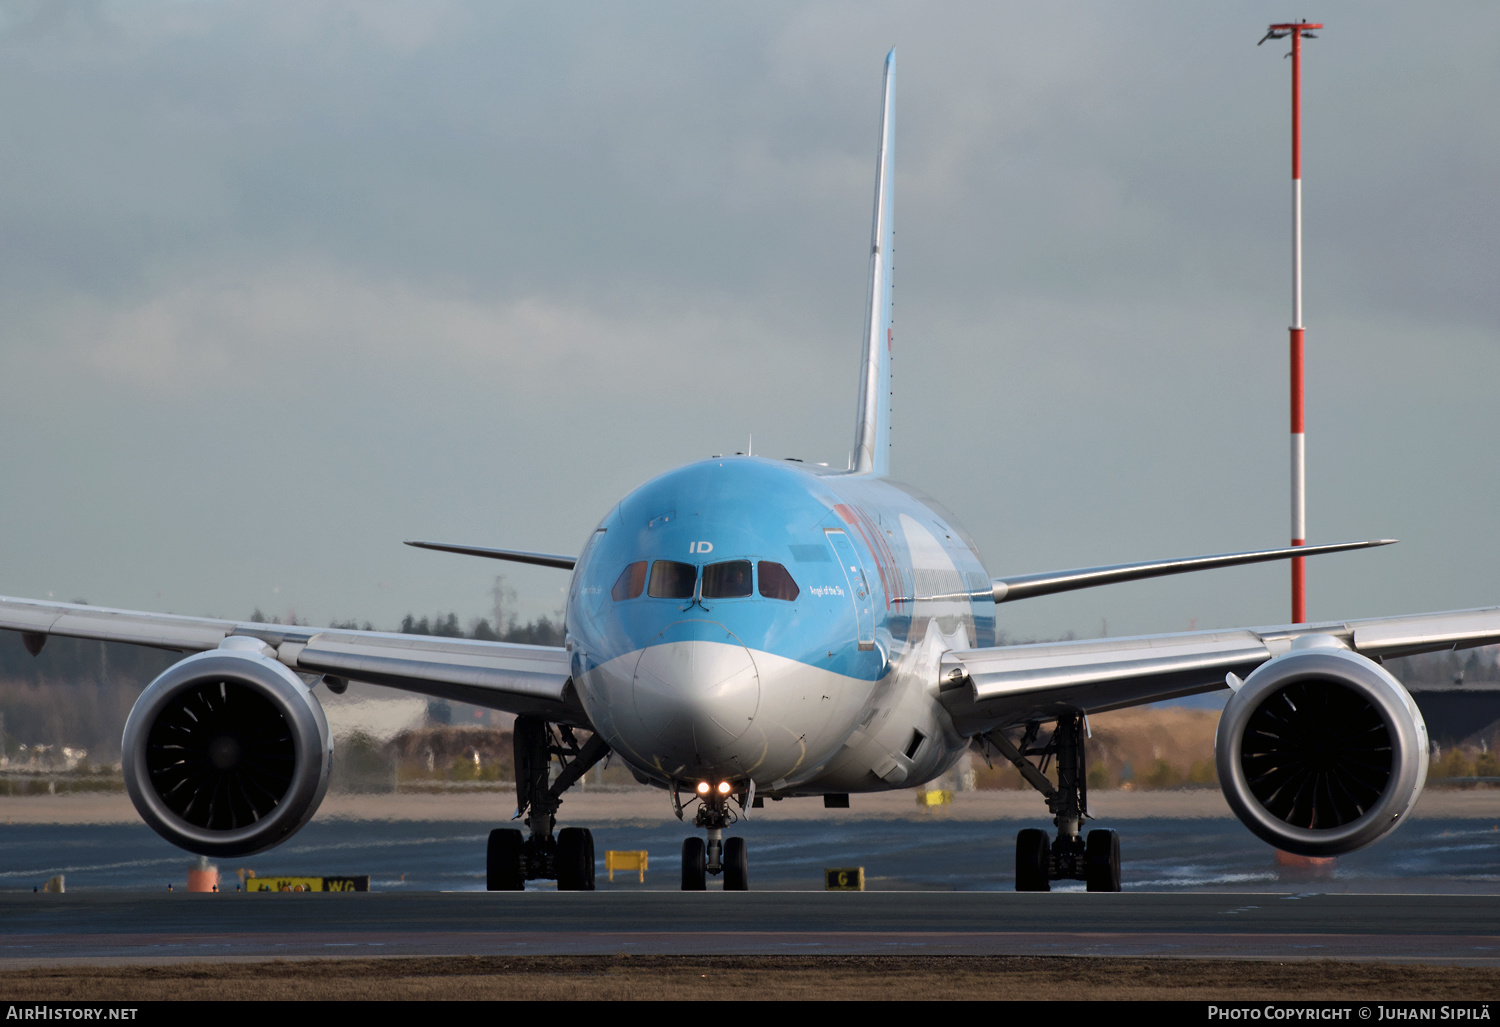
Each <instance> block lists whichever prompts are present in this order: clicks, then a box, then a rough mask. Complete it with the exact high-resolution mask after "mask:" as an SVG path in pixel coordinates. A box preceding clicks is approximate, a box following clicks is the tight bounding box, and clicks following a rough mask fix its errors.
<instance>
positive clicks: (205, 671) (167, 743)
mask: <svg viewBox="0 0 1500 1027" xmlns="http://www.w3.org/2000/svg"><path fill="white" fill-rule="evenodd" d="M120 744H121V752H122V753H123V754H124V771H125V789H126V791H127V792H129V794H130V800H131V802H133V803H134V804H135V808H136V810H137V811H138V812H139V813H140V815H141V818H142V819H143V820H145V821H146V823H147V824H149V825H150V826H151V828H152V830H154V831H155V832H156V833H157V834H159V835H161V836H162V837H163V838H165V839H166V840H167V841H169V842H171V843H172V844H174V845H178V846H181V847H182V848H184V849H187V850H188V851H189V852H196V853H199V854H200V855H205V856H243V855H248V854H250V853H252V852H260V851H261V850H262V849H268V848H270V847H271V846H273V845H276V844H278V843H280V842H283V841H285V840H286V839H287V838H289V837H290V836H291V835H292V834H293V833H295V832H296V831H297V830H298V829H299V828H301V827H302V825H303V824H305V823H307V821H308V820H309V819H311V817H312V815H313V813H314V812H316V811H317V808H318V804H319V803H320V802H322V800H323V794H324V792H326V791H327V790H328V777H329V770H330V768H331V765H332V760H333V742H332V736H331V735H330V734H329V731H328V721H327V720H326V719H325V718H324V716H323V707H322V706H321V705H320V704H319V703H318V700H317V699H316V698H314V697H313V695H312V693H311V691H309V690H308V688H307V686H306V685H304V684H303V683H302V680H301V679H300V678H298V677H297V675H296V674H294V673H293V672H292V671H291V670H289V669H288V668H287V667H286V666H284V665H283V664H282V663H280V662H279V661H277V660H276V659H275V657H274V655H273V654H272V652H271V650H270V647H269V646H267V645H265V644H264V643H262V642H261V641H260V640H258V639H254V638H244V637H237V636H231V637H230V638H227V639H225V640H224V643H223V644H222V645H221V646H220V647H219V648H218V649H215V650H211V651H209V652H203V653H197V654H195V655H193V656H189V657H188V658H187V659H185V660H182V661H181V662H179V663H175V664H173V665H172V666H171V667H168V668H167V670H166V671H164V672H163V673H162V674H161V676H160V677H158V678H157V679H156V680H155V681H153V682H151V684H150V685H148V686H147V687H146V690H145V691H144V692H142V693H141V697H140V698H139V699H137V700H136V703H135V705H134V706H133V707H132V708H131V710H130V717H129V718H128V719H127V720H126V722H125V735H124V738H123V740H122V741H121V743H120Z"/></svg>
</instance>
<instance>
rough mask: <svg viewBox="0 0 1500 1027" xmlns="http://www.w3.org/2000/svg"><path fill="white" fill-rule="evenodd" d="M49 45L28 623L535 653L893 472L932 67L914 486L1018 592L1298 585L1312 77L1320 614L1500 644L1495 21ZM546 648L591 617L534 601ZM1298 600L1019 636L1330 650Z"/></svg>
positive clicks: (718, 12) (256, 24) (914, 338)
mask: <svg viewBox="0 0 1500 1027" xmlns="http://www.w3.org/2000/svg"><path fill="white" fill-rule="evenodd" d="M1413 10H1414V8H1412V7H1411V6H1410V5H1409V4H1397V3H1385V4H1381V3H1370V2H1360V3H1333V2H1323V3H1321V4H1317V5H1314V6H1312V7H1306V8H1304V9H1302V10H1296V9H1293V8H1282V7H1280V6H1277V5H1272V4H1265V3H1239V4H1235V3H1216V4H1203V3H1175V4H1171V3H1159V4H1148V3H1132V4H1119V3H1115V2H1097V3H1060V4H1028V5H1019V4H1017V5H1008V4H1007V5H1001V4H994V3H982V4H973V5H962V4H947V5H942V6H919V5H915V4H888V5H881V4H872V3H857V4H856V3H848V4H816V3H812V4H774V3H759V4H754V5H750V4H744V5H727V4H681V5H667V4H646V3H632V4H613V3H607V4H581V3H578V4H548V5H537V4H516V5H507V4H501V3H494V2H479V3H473V4H466V3H439V2H423V3H396V4H383V3H372V2H360V3H318V2H308V0H296V2H292V3H268V2H255V3H236V2H214V0H198V2H149V0H131V2H129V3H84V2H76V3H69V2H58V0H45V2H36V3H20V2H5V3H0V141H3V142H0V440H3V441H0V525H3V535H0V593H5V594H9V595H18V596H34V597H49V596H50V597H54V598H57V599H74V598H86V599H87V600H88V601H89V602H92V603H97V604H106V605H111V606H124V607H132V608H142V609H153V610H170V611H174V612H180V613H194V614H214V615H221V616H230V617H245V616H248V615H249V613H250V611H251V610H252V609H254V608H256V607H260V608H261V609H263V610H264V611H266V612H267V613H268V614H272V613H276V614H281V615H283V616H284V615H286V614H287V613H288V612H290V611H295V613H296V615H297V616H299V617H301V618H303V619H308V618H310V619H312V620H313V621H314V622H326V621H327V620H330V619H333V618H338V619H344V618H351V617H352V618H358V619H360V620H365V619H368V620H371V621H373V622H374V623H375V624H376V625H378V626H390V625H394V624H395V623H396V622H398V621H399V619H400V618H401V616H402V615H403V614H405V613H406V612H408V611H412V612H415V613H417V614H418V615H421V614H432V613H435V612H438V611H447V610H454V611H457V612H458V614H459V615H460V617H461V618H464V619H467V618H470V617H477V616H481V615H488V614H489V612H490V610H491V606H492V600H491V594H490V593H491V588H492V585H493V581H494V575H495V573H496V571H497V570H506V568H505V567H504V566H503V565H496V564H493V563H490V562H487V561H480V560H473V559H465V558H461V557H457V556H451V555H446V554H436V553H422V552H418V551H415V550H411V549H408V548H405V547H403V546H401V545H400V542H401V540H402V539H404V538H429V539H437V540H444V541H456V542H466V543H472V544H477V545H493V546H502V547H514V548H523V549H536V550H543V551H553V552H569V553H570V552H575V551H576V550H577V549H578V548H579V546H580V544H581V543H582V541H583V540H584V538H585V537H586V536H587V534H588V532H589V531H590V529H591V528H592V527H593V526H594V525H595V523H596V522H597V521H598V520H599V519H600V518H601V517H602V516H603V515H604V514H605V513H606V512H607V511H608V510H609V508H610V507H611V506H612V504H613V503H614V502H615V501H617V500H618V499H619V498H620V497H621V496H622V495H624V494H625V493H626V492H627V491H629V490H630V489H631V488H633V487H634V486H636V485H638V484H640V483H641V482H642V481H644V480H646V479H647V478H649V477H651V476H653V475H655V474H658V473H660V472H662V471H665V470H668V469H670V468H672V467H674V466H676V465H678V464H680V463H683V462H686V461H689V460H693V459H696V458H699V457H705V456H708V455H710V454H712V453H719V452H725V451H730V452H732V451H734V450H736V449H743V448H744V446H745V441H746V438H747V436H749V435H750V433H752V432H753V433H754V437H755V448H756V450H757V452H761V453H765V454H767V455H771V456H778V457H780V456H798V457H802V458H805V459H808V460H825V461H828V462H830V463H835V464H841V463H842V462H843V461H845V459H846V458H847V453H848V449H849V446H850V443H851V441H852V436H853V427H854V426H853V417H854V404H855V377H856V374H857V371H858V363H859V353H858V344H859V342H858V340H859V332H860V327H861V325H860V312H861V307H862V304H863V299H864V292H865V280H864V276H865V273H866V267H867V264H866V249H867V246H868V241H869V216H870V209H871V202H870V201H871V190H872V188H873V170H874V158H875V144H876V135H877V129H878V124H877V119H878V114H879V99H880V98H879V86H880V71H881V61H882V58H883V57H884V54H885V51H886V50H887V49H888V48H889V47H890V46H892V45H894V46H896V47H897V50H898V66H899V72H898V82H899V84H898V91H897V103H896V109H897V116H896V117H897V143H896V168H897V178H896V225H897V229H898V234H897V260H896V263H897V267H898V278H897V281H898V288H897V292H896V300H897V349H896V354H897V359H896V363H895V399H894V408H895V414H894V419H893V423H894V435H893V439H894V444H895V448H894V450H893V455H892V460H891V463H892V467H893V469H894V473H895V474H896V476H897V477H900V478H903V479H905V480H908V481H911V482H913V483H914V484H917V485H919V486H920V487H922V488H923V489H925V490H926V491H928V492H929V493H931V494H932V495H934V496H935V497H937V498H939V499H940V500H942V501H943V502H944V503H945V504H947V505H948V506H949V507H950V508H951V509H952V510H953V511H954V512H955V513H956V514H957V516H958V517H959V519H960V520H961V521H962V522H963V523H964V524H965V525H966V526H967V527H968V528H969V529H970V531H971V532H972V534H973V535H974V537H975V538H976V539H977V541H978V543H979V545H980V547H981V551H982V554H983V556H984V558H985V560H986V562H987V564H988V566H989V568H990V570H991V573H993V574H1003V573H1024V572H1030V571H1039V570H1046V569H1053V568H1062V567H1074V566H1083V565H1092V564H1101V563H1111V562H1120V561H1126V560H1139V559H1151V558H1158V557H1168V556H1174V555H1187V554H1197V553H1209V552H1224V551H1229V550H1235V549H1241V548H1254V547H1262V546H1275V545H1280V544H1284V543H1285V542H1286V540H1287V537H1288V487H1287V388H1286V374H1287V371H1286V326H1287V324H1288V323H1289V318H1290V300H1289V226H1290V215H1289V182H1288V179H1289V156H1288V149H1289V99H1288V98H1289V88H1290V68H1289V62H1287V61H1286V60H1284V59H1283V57H1282V54H1283V53H1285V51H1286V49H1287V47H1286V44H1285V43H1281V42H1268V43H1267V44H1266V45H1264V46H1261V47H1259V48H1257V47H1256V46H1255V42H1256V40H1257V39H1259V38H1260V36H1261V35H1262V34H1263V33H1264V31H1265V27H1266V25H1267V23H1268V22H1270V21H1272V20H1283V19H1286V18H1289V17H1293V16H1303V15H1305V16H1306V17H1308V18H1309V19H1313V20H1321V21H1325V22H1327V23H1328V26H1329V27H1328V28H1327V30H1326V31H1324V32H1323V33H1321V36H1320V38H1318V39H1317V40H1315V41H1312V42H1310V43H1308V44H1307V49H1306V63H1305V76H1304V81H1305V101H1304V102H1305V130H1306V144H1305V162H1304V178H1305V185H1304V196H1305V204H1306V249H1305V253H1306V323H1307V325H1308V416H1307V423H1308V469H1309V470H1308V473H1309V481H1308V509H1309V512H1308V523H1309V535H1310V538H1311V540H1312V541H1315V542H1326V541H1339V540H1344V539H1349V538H1360V537H1378V536H1395V537H1399V538H1401V539H1402V542H1401V544H1400V545H1399V546H1394V547H1389V548H1387V549H1384V550H1381V551H1378V552H1374V553H1362V554H1349V555H1338V556H1332V557H1325V558H1323V559H1321V560H1318V561H1314V562H1312V563H1311V565H1310V567H1309V573H1308V578H1309V613H1310V615H1311V616H1312V617H1314V618H1324V617H1353V616H1365V615H1376V614H1386V613H1399V612H1415V611H1421V610H1435V609H1452V608H1460V607H1468V606H1479V605H1489V604H1494V603H1497V602H1500V539H1497V532H1496V524H1497V519H1500V517H1497V514H1500V469H1497V459H1496V455H1495V453H1496V448H1497V443H1500V403H1497V402H1496V395H1495V394H1496V389H1497V383H1500V288H1497V285H1500V282H1497V277H1500V276H1497V260H1496V245H1497V242H1496V239H1497V227H1500V224H1497V223H1500V216H1497V203H1500V201H1497V199H1496V182H1497V180H1500V175H1497V164H1500V114H1497V111H1496V97H1500V6H1497V5H1495V4H1492V3H1469V4H1463V3H1449V4H1432V5H1424V6H1423V7H1422V8H1421V17H1420V18H1417V17H1415V16H1414V15H1413ZM507 573H508V576H509V581H510V584H511V586H512V587H514V588H515V589H516V591H517V594H518V598H519V602H518V604H517V606H516V607H515V608H516V610H517V612H519V613H520V614H521V615H522V616H525V617H529V616H534V615H536V614H537V613H542V612H547V611H549V610H552V609H555V608H557V607H558V606H560V605H561V601H562V592H561V590H562V588H563V586H564V585H565V584H566V581H565V577H566V576H565V575H564V574H563V573H562V572H554V571H545V570H523V569H514V570H507ZM1286 580H1287V572H1286V569H1285V567H1284V566H1274V567H1259V568H1249V569H1243V570H1237V571H1221V572H1213V573H1208V574H1203V575H1195V576H1190V577H1186V578H1175V579H1163V580H1160V581H1156V582H1150V583H1142V584H1136V585H1126V586H1116V587H1113V588H1106V589H1099V590H1094V591H1088V592H1081V593H1074V594H1072V595H1069V596H1062V597H1053V598H1047V599H1039V600H1034V601H1031V602H1029V603H1021V604H1016V605H1015V606H1010V607H1005V608H1002V612H1003V614H1004V627H1005V629H1006V630H1007V631H1008V632H1009V633H1010V634H1011V636H1012V637H1045V636H1055V635H1058V634H1062V633H1064V632H1067V631H1070V630H1071V631H1074V632H1077V633H1078V634H1080V635H1092V634H1095V633H1098V632H1100V631H1101V630H1107V631H1108V633H1109V634H1111V635H1119V634H1126V633H1141V632H1150V631H1166V630H1179V629H1186V628H1188V627H1190V626H1192V625H1194V624H1196V626H1198V627H1211V626H1218V625H1235V624H1267V623H1278V622H1282V621H1285V620H1286V619H1287V617H1288V600H1287V585H1286Z"/></svg>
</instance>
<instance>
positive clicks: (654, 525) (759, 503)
mask: <svg viewBox="0 0 1500 1027" xmlns="http://www.w3.org/2000/svg"><path fill="white" fill-rule="evenodd" d="M994 624H995V622H994V603H993V601H992V598H991V584H990V577H989V575H988V573H987V572H986V571H985V568H984V565H983V563H982V562H981V560H980V558H979V554H978V553H977V552H976V550H975V548H974V545H973V543H972V542H971V540H970V539H969V538H968V536H967V535H966V534H965V533H964V532H963V530H962V529H961V528H960V527H959V526H958V524H957V523H956V522H955V521H954V519H953V518H952V516H951V515H950V514H948V513H947V512H946V511H945V510H943V509H942V508H941V507H940V506H938V505H937V504H936V503H934V502H932V501H931V500H930V499H928V498H927V497H925V496H923V495H921V494H920V493H919V492H917V491H916V490H914V489H911V488H909V487H906V486H902V485H899V484H897V483H895V482H892V481H891V480H889V479H886V478H882V477H878V476H872V475H853V474H848V473H846V472H834V471H830V470H828V469H827V468H823V467H818V466H812V465H807V464H803V463H800V462H796V461H776V460H768V459H764V458H760V457H741V456H736V457H725V458H715V459H712V460H705V461H701V462H699V463H694V464H689V465H687V466H685V467H682V468H679V469H677V470H675V471H672V472H670V473H667V474H664V475H662V476H660V477H658V478H655V479H653V480H651V481H649V482H647V483H646V484H644V485H642V486H641V487H640V488H638V489H636V490H635V491H634V492H632V493H631V494H630V495H628V496H627V497H626V498H625V499H624V500H622V501H621V502H620V503H619V504H618V505H617V506H616V507H615V508H614V509H613V510H611V511H610V512H609V514H608V516H606V517H605V518H604V520H603V521H601V522H600V524H599V526H598V528H597V529H596V530H595V531H594V533H593V535H592V537H591V538H590V539H589V541H588V543H587V545H586V546H585V548H584V550H583V552H582V554H581V556H580V558H579V560H578V564H577V567H576V569H575V571H574V575H573V582H572V586H571V588H570V590H569V597H568V610H567V625H568V645H569V648H570V652H571V659H572V672H573V681H574V684H575V687H576V688H577V690H578V695H579V698H580V700H581V701H582V703H583V705H584V708H585V709H586V710H587V712H588V715H589V718H590V720H591V721H592V722H593V724H594V726H595V728H596V729H597V730H598V731H599V732H600V733H601V734H602V735H603V736H604V738H605V740H606V741H608V742H609V744H610V746H611V748H613V750H614V751H615V753H616V754H617V755H618V756H619V757H620V758H621V759H624V760H625V761H626V762H627V763H629V764H630V766H631V767H632V768H634V769H635V770H636V772H637V773H638V774H639V775H641V776H643V777H645V778H648V779H650V780H652V781H654V782H656V783H659V784H663V785H673V784H678V785H685V786H689V787H691V785H692V784H693V782H696V781H700V780H710V779H712V780H726V781H733V782H736V783H737V784H743V783H744V782H746V781H753V782H754V783H755V788H756V790H757V792H759V793H761V794H770V795H772V796H777V795H783V794H817V793H820V792H835V793H837V792H856V791H873V790H880V789H886V788H896V787H909V786H911V785H913V784H917V783H919V782H921V781H924V780H928V779H931V778H932V777H934V776H936V775H938V774H941V773H942V772H943V771H944V770H946V769H947V768H948V767H950V766H951V765H952V763H953V762H954V760H955V759H956V758H957V757H958V755H959V754H960V753H962V751H963V749H964V746H965V744H966V742H965V740H964V739H963V738H961V737H960V736H959V735H958V734H957V733H956V732H954V730H953V727H952V724H951V723H950V722H949V721H948V719H947V717H946V715H945V714H944V712H943V710H942V707H941V705H940V704H939V703H938V701H937V686H938V661H939V659H940V657H941V655H942V653H943V651H944V650H947V649H967V648H971V647H974V646H988V645H992V644H993V643H994V631H995V626H994Z"/></svg>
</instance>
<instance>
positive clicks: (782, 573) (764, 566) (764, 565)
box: [760, 560, 800, 602]
mask: <svg viewBox="0 0 1500 1027" xmlns="http://www.w3.org/2000/svg"><path fill="white" fill-rule="evenodd" d="M799 591H800V590H799V589H798V588H797V583H796V582H795V581H793V580H792V576H791V575H790V574H788V573H787V569H786V568H785V567H783V566H781V564H779V563H772V562H771V561H769V560H762V561H761V562H760V594H761V595H763V596H765V597H766V598H767V599H785V600H786V601H787V602H791V601H792V600H793V599H796V598H797V593H798V592H799Z"/></svg>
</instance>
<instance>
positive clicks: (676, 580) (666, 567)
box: [646, 560, 698, 599]
mask: <svg viewBox="0 0 1500 1027" xmlns="http://www.w3.org/2000/svg"><path fill="white" fill-rule="evenodd" d="M697 581H698V568H697V567H694V566H693V565H692V564H690V563H676V562H674V561H672V560H657V561H656V562H655V563H653V564H652V565H651V584H650V585H648V586H647V587H646V594H647V595H649V596H651V597H652V598H654V599H691V598H692V597H693V585H694V584H696V583H697Z"/></svg>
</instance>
